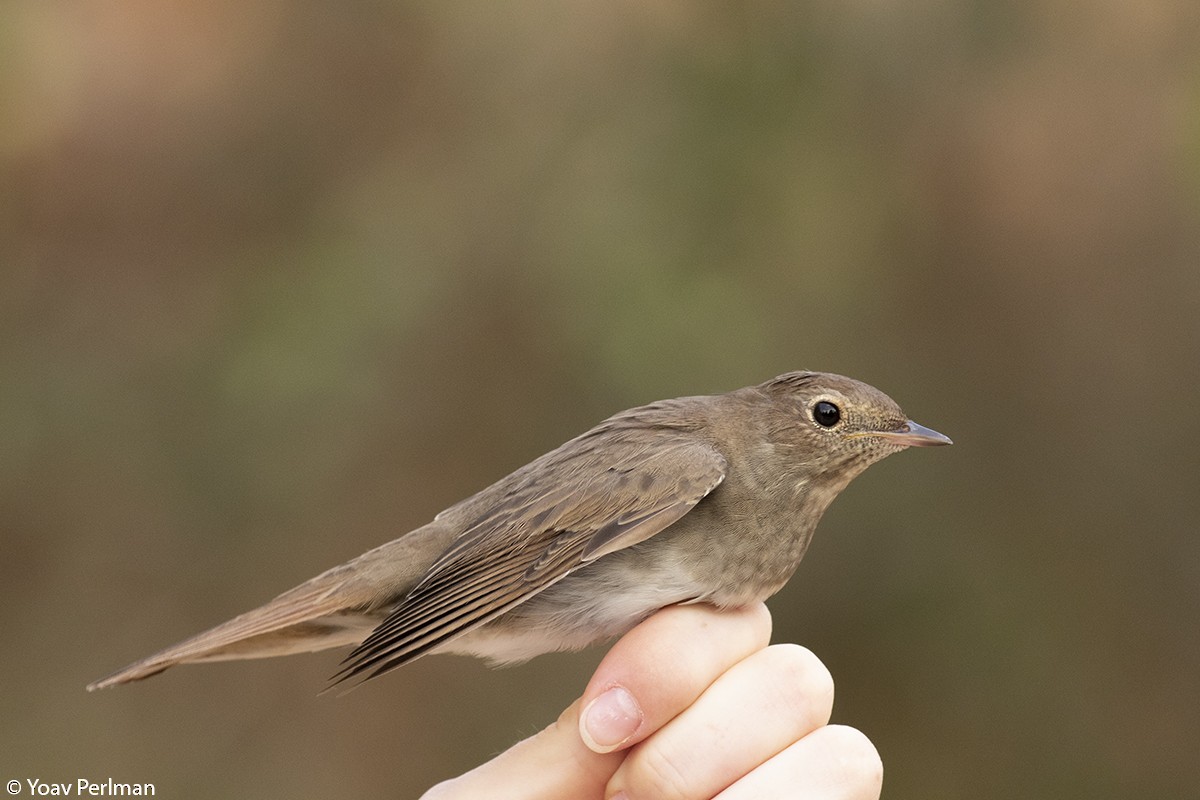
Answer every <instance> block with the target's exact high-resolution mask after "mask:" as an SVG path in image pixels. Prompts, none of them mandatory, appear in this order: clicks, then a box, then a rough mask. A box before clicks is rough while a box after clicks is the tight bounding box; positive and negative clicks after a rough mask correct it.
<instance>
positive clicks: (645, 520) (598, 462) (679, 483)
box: [333, 430, 726, 682]
mask: <svg viewBox="0 0 1200 800" xmlns="http://www.w3.org/2000/svg"><path fill="white" fill-rule="evenodd" d="M610 433H612V432H610ZM619 433H620V432H616V433H613V434H612V435H614V436H618V438H619ZM655 433H656V434H657V435H656V436H654V437H650V438H651V443H650V444H649V445H645V446H641V447H639V446H637V445H636V444H635V442H636V441H637V439H638V438H642V437H631V438H630V439H628V440H625V441H622V442H621V445H622V446H620V447H615V448H614V447H608V446H599V445H607V444H612V443H613V442H612V440H611V439H610V437H608V436H603V435H600V436H598V437H596V438H597V439H598V440H599V441H591V440H589V439H588V438H587V436H585V437H580V439H577V440H574V441H572V442H569V443H568V444H567V445H564V447H562V448H559V450H556V451H554V452H552V453H548V454H547V455H546V456H543V457H542V458H541V459H538V460H537V461H535V462H533V463H532V464H530V465H529V466H528V467H526V468H523V469H521V470H519V471H517V472H516V473H513V475H512V476H510V478H509V479H507V480H505V481H502V482H501V483H499V484H497V485H496V486H494V487H492V489H491V490H485V491H488V492H490V491H492V490H494V491H495V493H496V495H495V497H492V498H489V499H490V500H491V501H492V502H490V503H481V504H479V505H477V506H475V507H476V508H486V509H487V510H486V511H485V512H483V513H481V514H479V515H478V516H477V517H475V518H474V519H470V518H469V519H468V521H467V523H466V525H465V526H464V528H463V532H462V534H461V535H460V536H459V537H458V538H457V540H456V541H455V542H454V544H453V545H451V546H450V547H449V548H448V549H447V550H446V552H445V553H444V554H443V555H442V556H441V557H440V558H439V559H438V560H437V561H436V562H434V564H433V565H432V566H431V567H430V568H429V570H428V571H427V572H426V573H425V576H424V577H423V578H422V579H421V581H420V582H419V583H418V584H417V585H416V586H415V587H414V588H413V589H412V591H411V592H409V594H408V595H407V596H406V597H405V598H404V599H403V600H402V601H401V602H400V604H399V605H398V606H397V607H396V608H395V609H394V610H393V611H392V612H391V614H389V616H388V617H387V619H386V620H385V621H384V622H383V623H381V624H380V625H379V627H377V628H376V629H375V630H374V631H373V632H372V633H371V635H370V636H368V637H367V638H366V639H365V640H364V641H363V642H362V644H360V645H359V646H358V647H357V648H355V649H354V651H353V652H351V653H350V655H349V656H347V658H346V660H345V662H343V668H342V670H341V671H340V672H338V673H337V674H336V675H335V676H334V677H333V680H334V681H335V682H341V681H345V680H351V679H357V680H367V679H369V678H373V677H375V676H377V675H380V674H382V673H384V672H387V671H388V670H391V669H394V668H396V667H398V666H400V665H401V664H404V663H406V662H408V661H411V660H413V659H415V658H417V657H418V656H420V655H423V654H424V653H427V652H429V651H430V650H432V649H433V648H435V647H437V646H439V645H441V644H443V643H445V642H446V641H448V640H450V639H452V638H454V637H456V636H459V635H461V634H463V633H466V632H467V631H469V630H472V629H474V628H477V627H479V626H480V625H483V624H485V623H487V622H488V621H490V620H492V619H495V618H496V617H498V616H500V615H501V614H503V613H504V612H505V611H508V610H509V609H511V608H513V607H514V606H516V605H518V604H520V603H522V602H524V601H525V600H528V599H529V598H530V597H532V596H533V595H535V594H537V593H538V592H540V591H542V590H543V589H545V588H546V587H548V586H550V585H551V584H553V583H555V582H556V581H558V580H561V579H562V578H563V577H565V576H566V575H567V574H569V573H570V572H571V571H572V570H574V569H577V568H578V567H581V566H583V565H584V564H587V563H588V562H591V561H594V560H595V559H597V558H600V557H602V556H604V555H607V554H609V553H612V552H615V551H617V550H621V549H623V548H626V547H629V546H630V545H633V544H636V543H638V542H641V541H645V540H646V539H648V538H650V537H651V536H653V535H655V534H656V533H658V532H660V531H662V530H663V529H665V528H666V527H668V526H669V525H671V524H672V523H674V522H676V521H677V520H679V519H680V518H681V517H682V516H683V515H684V514H686V513H687V512H688V511H689V510H691V508H692V507H693V506H695V505H696V503H698V502H700V500H701V499H702V498H703V497H704V496H705V495H707V494H708V493H709V492H711V491H712V490H713V489H715V488H716V487H717V486H718V485H719V484H720V483H721V481H722V480H723V479H724V478H725V471H726V462H725V458H724V457H723V456H722V455H721V454H720V453H718V452H717V451H716V450H715V449H713V448H712V447H711V446H709V445H707V444H705V443H702V442H698V441H697V440H696V439H695V438H693V437H691V436H688V435H686V433H684V432H680V431H669V430H668V431H656V432H655ZM604 440H608V441H604ZM642 440H643V441H644V438H642ZM612 452H618V453H621V454H622V455H621V456H620V457H619V458H616V459H614V458H612V457H611V456H609V455H607V454H609V453H612Z"/></svg>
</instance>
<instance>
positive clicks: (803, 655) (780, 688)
mask: <svg viewBox="0 0 1200 800" xmlns="http://www.w3.org/2000/svg"><path fill="white" fill-rule="evenodd" d="M832 710H833V679H832V678H831V677H830V675H829V670H827V669H826V668H825V665H823V664H822V663H821V662H820V661H819V660H818V659H817V657H816V656H814V655H813V654H812V653H811V652H810V651H808V650H806V649H805V648H803V647H800V646H799V645H783V644H781V645H775V646H773V647H769V648H767V649H766V650H762V651H760V652H757V653H755V654H753V655H751V656H750V657H748V658H746V659H745V660H743V661H742V662H740V663H738V664H736V665H734V666H733V667H732V668H731V669H730V670H729V671H728V672H727V673H725V675H723V676H722V677H721V678H720V679H719V680H717V682H716V683H714V684H713V685H712V686H710V687H709V688H708V690H707V691H705V692H704V694H703V695H701V696H700V698H699V699H698V700H696V702H695V703H693V704H692V706H691V707H690V708H688V709H687V710H686V711H684V712H683V713H682V714H680V715H679V716H678V717H676V718H675V719H673V720H671V722H669V723H668V724H667V725H666V726H664V727H663V729H662V730H660V731H659V732H658V733H656V734H654V735H653V736H652V737H650V738H649V739H647V740H646V741H645V742H643V743H642V744H640V745H638V746H637V747H636V748H634V749H633V750H631V751H630V752H629V755H628V756H627V757H626V758H625V761H624V762H623V763H622V764H621V766H620V767H619V768H618V769H617V772H616V774H615V775H614V776H613V778H612V780H611V781H609V783H608V793H607V794H606V795H605V796H606V797H612V796H616V795H619V794H620V792H622V791H624V792H626V793H627V795H628V797H631V798H644V797H656V798H664V800H693V799H695V800H707V798H710V797H712V796H713V795H715V794H717V793H718V792H720V791H721V790H723V789H725V788H726V787H728V786H730V785H731V784H733V783H734V782H735V781H737V780H738V779H739V778H741V777H742V776H743V775H746V774H747V773H749V772H751V771H752V770H754V769H755V768H756V767H758V766H759V765H760V764H762V763H764V762H765V761H767V760H768V759H770V758H771V757H772V756H774V755H775V754H776V753H779V752H781V751H783V750H784V749H786V748H787V747H789V746H790V745H791V744H792V743H794V742H797V741H799V740H800V739H802V738H803V737H804V736H806V735H807V734H809V733H811V732H812V731H814V730H816V729H817V728H820V727H821V726H823V725H825V724H826V723H827V722H828V721H829V715H830V713H831V712H832Z"/></svg>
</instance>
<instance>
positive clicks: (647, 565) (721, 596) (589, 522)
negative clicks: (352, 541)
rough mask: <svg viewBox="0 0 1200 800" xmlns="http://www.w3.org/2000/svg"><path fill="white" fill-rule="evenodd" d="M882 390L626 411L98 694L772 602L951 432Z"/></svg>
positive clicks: (795, 385) (812, 381)
mask: <svg viewBox="0 0 1200 800" xmlns="http://www.w3.org/2000/svg"><path fill="white" fill-rule="evenodd" d="M949 443H950V440H949V439H947V438H946V437H944V436H942V435H941V434H938V433H935V432H933V431H930V430H928V429H926V428H922V427H921V426H919V425H917V424H916V423H913V422H911V421H909V420H908V419H907V418H906V417H905V415H904V413H903V412H902V411H901V410H900V408H899V406H897V405H896V403H895V402H893V401H892V400H891V399H890V398H888V397H887V396H886V395H884V394H883V393H882V392H879V391H878V390H876V389H874V388H872V387H870V386H867V385H866V384H863V383H860V382H858V381H854V380H851V379H850V378H844V377H841V376H838V375H829V374H822V373H809V372H793V373H787V374H785V375H781V376H779V377H778V378H775V379H773V380H771V381H767V382H766V383H763V384H760V385H758V386H752V387H747V388H745V389H739V390H737V391H734V392H729V393H727V394H723V395H712V396H704V397H683V398H678V399H675V400H664V401H661V402H658V403H653V404H651V405H648V406H642V407H640V408H634V409H630V410H629V411H624V412H622V413H620V414H617V415H615V416H613V417H610V418H609V419H607V420H605V421H604V422H602V423H600V424H599V425H597V426H596V427H595V428H593V429H591V430H590V431H588V432H586V433H584V434H582V435H581V436H578V437H576V438H574V439H572V440H570V441H569V442H567V443H566V444H564V445H562V446H561V447H559V448H557V449H555V450H552V451H551V452H549V453H547V454H546V455H544V456H542V457H541V458H538V459H536V460H534V461H532V462H530V463H529V464H527V465H526V466H524V467H522V468H521V469H519V470H517V471H516V472H513V473H512V474H511V475H509V476H507V477H505V478H502V479H501V480H499V481H498V482H496V483H495V484H493V485H491V486H489V487H488V488H486V489H484V490H483V491H481V492H479V493H478V494H475V495H473V496H471V497H469V498H467V499H466V500H463V501H462V502H460V503H458V504H456V505H454V506H451V507H450V508H448V509H446V510H445V511H443V512H442V513H440V514H438V515H437V517H435V518H434V520H433V521H432V522H430V523H429V524H427V525H424V526H422V527H420V528H417V529H416V530H414V531H412V532H410V533H408V534H406V535H404V536H402V537H400V538H399V539H396V540H395V541H392V542H389V543H388V544H385V545H382V546H380V547H377V548H375V549H374V550H371V551H368V552H367V553H364V554H363V555H361V556H359V557H358V558H356V559H353V560H352V561H349V562H347V563H346V564H343V565H341V566H338V567H334V568H333V569H331V570H328V571H326V572H324V573H322V574H321V575H318V576H317V577H315V578H313V579H312V580H310V581H308V582H306V583H304V584H301V585H300V586H297V587H296V588H294V589H292V590H290V591H288V592H285V593H283V594H281V595H280V596H279V597H276V598H275V599H274V600H272V601H271V602H269V603H267V604H266V605H264V606H262V607H260V608H257V609H255V610H253V611H250V612H247V613H245V614H242V615H241V616H239V617H235V618H234V619H232V620H229V621H228V622H226V623H223V624H221V625H218V626H217V627H215V628H213V629H211V630H209V631H206V632H204V633H201V634H199V635H197V636H194V637H192V638H191V639H187V640H185V641H183V642H181V643H179V644H177V645H175V646H173V647H169V648H167V649H166V650H163V651H162V652H160V653H156V654H155V655H152V656H149V657H148V658H145V659H143V660H141V661H138V662H135V663H133V664H131V665H129V666H128V667H125V668H124V669H122V670H119V671H117V672H115V673H113V674H112V675H109V676H108V677H106V678H103V679H101V680H99V681H96V682H95V683H93V684H91V685H90V686H89V687H88V688H89V689H98V688H103V687H106V686H113V685H116V684H119V683H126V682H128V681H133V680H138V679H141V678H145V677H148V676H150V675H154V674H156V673H158V672H161V671H162V670H164V669H166V668H168V667H171V666H174V665H175V664H182V663H189V662H196V661H215V660H224V659H239V658H259V657H265V656H273V655H284V654H288V653H296V652H306V651H313V650H322V649H325V648H329V647H337V646H345V645H356V647H355V649H354V650H353V651H352V652H351V653H350V655H349V656H348V657H347V658H346V660H345V662H343V667H342V669H341V671H340V672H338V673H337V675H335V676H334V677H335V680H336V681H339V682H340V681H345V680H366V679H367V678H371V677H374V676H376V675H379V674H381V673H383V672H386V671H388V670H391V669H394V668H395V667H398V666H400V665H402V664H404V663H407V662H409V661H412V660H413V659H415V658H418V657H420V656H422V655H424V654H426V653H429V652H435V651H436V652H456V653H467V654H472V655H479V656H483V657H486V658H488V659H490V660H492V661H495V662H514V661H522V660H525V659H527V658H530V657H532V656H534V655H538V654H539V653H544V652H549V651H552V650H562V649H575V648H579V647H584V646H587V645H588V644H591V643H593V642H595V641H599V640H602V639H606V638H609V637H611V636H615V635H618V634H620V633H623V632H624V631H626V630H628V629H629V628H630V627H632V626H633V625H635V624H637V623H638V622H639V621H641V620H642V619H644V618H645V617H647V616H649V615H650V614H652V613H653V612H654V611H656V610H658V609H659V608H662V607H663V606H666V605H670V604H672V603H688V602H708V603H712V604H714V605H717V606H720V607H729V606H738V605H744V604H747V603H751V602H755V601H758V600H762V599H765V598H767V597H769V596H770V595H772V594H774V593H775V592H776V591H778V590H779V589H780V588H781V587H782V586H783V584H784V583H785V582H786V581H787V579H788V578H789V577H790V576H791V574H792V572H793V571H794V570H795V568H796V566H797V565H798V564H799V562H800V559H801V557H802V556H803V555H804V551H805V549H806V547H807V545H808V541H809V538H810V537H811V535H812V532H813V529H814V528H815V527H816V524H817V522H818V520H819V519H820V517H821V514H822V513H823V512H824V510H825V508H826V507H828V505H829V503H830V502H831V501H832V500H833V498H834V497H835V496H836V495H837V493H838V492H840V491H841V490H842V489H843V488H844V487H845V486H846V484H848V483H849V482H850V480H852V479H853V478H854V477H855V476H856V475H858V474H859V473H861V472H862V471H863V470H864V469H866V468H867V467H868V466H869V465H870V464H872V463H874V462H875V461H878V460H879V459H881V458H883V457H884V456H886V455H889V454H890V453H893V452H897V451H899V450H901V449H904V448H905V447H908V446H910V445H936V444H949Z"/></svg>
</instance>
